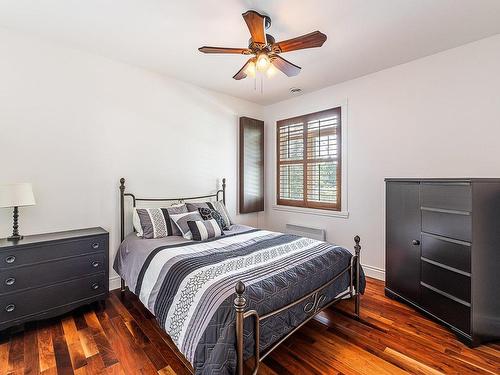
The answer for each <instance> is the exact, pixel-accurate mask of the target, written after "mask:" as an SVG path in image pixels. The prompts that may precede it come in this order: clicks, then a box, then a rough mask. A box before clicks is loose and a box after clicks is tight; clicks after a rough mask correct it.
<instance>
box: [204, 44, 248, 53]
mask: <svg viewBox="0 0 500 375" xmlns="http://www.w3.org/2000/svg"><path fill="white" fill-rule="evenodd" d="M198 51H200V52H203V53H236V54H240V55H249V54H251V53H252V51H250V50H249V49H248V48H225V47H208V46H203V47H200V48H198Z"/></svg>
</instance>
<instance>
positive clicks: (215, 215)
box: [198, 207, 229, 230]
mask: <svg viewBox="0 0 500 375" xmlns="http://www.w3.org/2000/svg"><path fill="white" fill-rule="evenodd" d="M198 212H199V213H200V215H201V217H202V218H203V220H212V219H214V220H215V221H216V222H217V224H219V226H220V227H221V228H222V230H228V229H229V228H228V227H227V224H226V221H225V220H224V218H223V217H222V215H221V214H220V213H219V212H218V211H215V210H212V209H211V208H206V207H200V208H198Z"/></svg>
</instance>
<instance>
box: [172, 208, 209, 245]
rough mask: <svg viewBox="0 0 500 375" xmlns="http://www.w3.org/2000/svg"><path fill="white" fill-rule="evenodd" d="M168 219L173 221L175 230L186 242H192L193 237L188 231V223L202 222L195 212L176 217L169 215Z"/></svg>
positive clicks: (198, 214)
mask: <svg viewBox="0 0 500 375" xmlns="http://www.w3.org/2000/svg"><path fill="white" fill-rule="evenodd" d="M170 218H171V219H172V220H173V221H174V223H175V225H177V228H179V230H180V231H181V233H182V237H184V238H185V239H187V240H192V239H193V235H192V234H191V230H190V229H189V225H188V221H203V218H202V217H201V215H200V213H199V212H198V211H196V212H186V213H182V214H177V215H170Z"/></svg>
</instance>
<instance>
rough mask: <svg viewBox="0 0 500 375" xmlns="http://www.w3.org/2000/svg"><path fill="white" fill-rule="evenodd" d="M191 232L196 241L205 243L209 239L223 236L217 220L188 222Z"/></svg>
mask: <svg viewBox="0 0 500 375" xmlns="http://www.w3.org/2000/svg"><path fill="white" fill-rule="evenodd" d="M187 224H188V226H189V230H190V231H191V234H192V236H193V240H195V241H205V240H208V239H209V238H215V237H220V236H223V235H224V233H223V232H222V229H221V227H220V226H219V223H217V221H216V220H215V219H210V220H202V221H188V222H187Z"/></svg>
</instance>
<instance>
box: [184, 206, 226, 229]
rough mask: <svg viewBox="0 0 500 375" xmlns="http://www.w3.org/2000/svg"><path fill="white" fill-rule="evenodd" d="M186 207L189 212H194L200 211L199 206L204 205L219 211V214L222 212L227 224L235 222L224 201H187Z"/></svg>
mask: <svg viewBox="0 0 500 375" xmlns="http://www.w3.org/2000/svg"><path fill="white" fill-rule="evenodd" d="M186 207H187V209H188V211H189V212H194V211H198V208H201V207H204V208H210V209H212V210H215V211H217V212H218V213H219V214H221V216H222V218H223V219H224V221H225V222H226V225H227V226H230V225H232V224H234V223H233V222H232V220H231V218H230V217H229V213H228V212H227V208H226V206H225V205H224V203H222V201H217V202H202V203H186Z"/></svg>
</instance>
